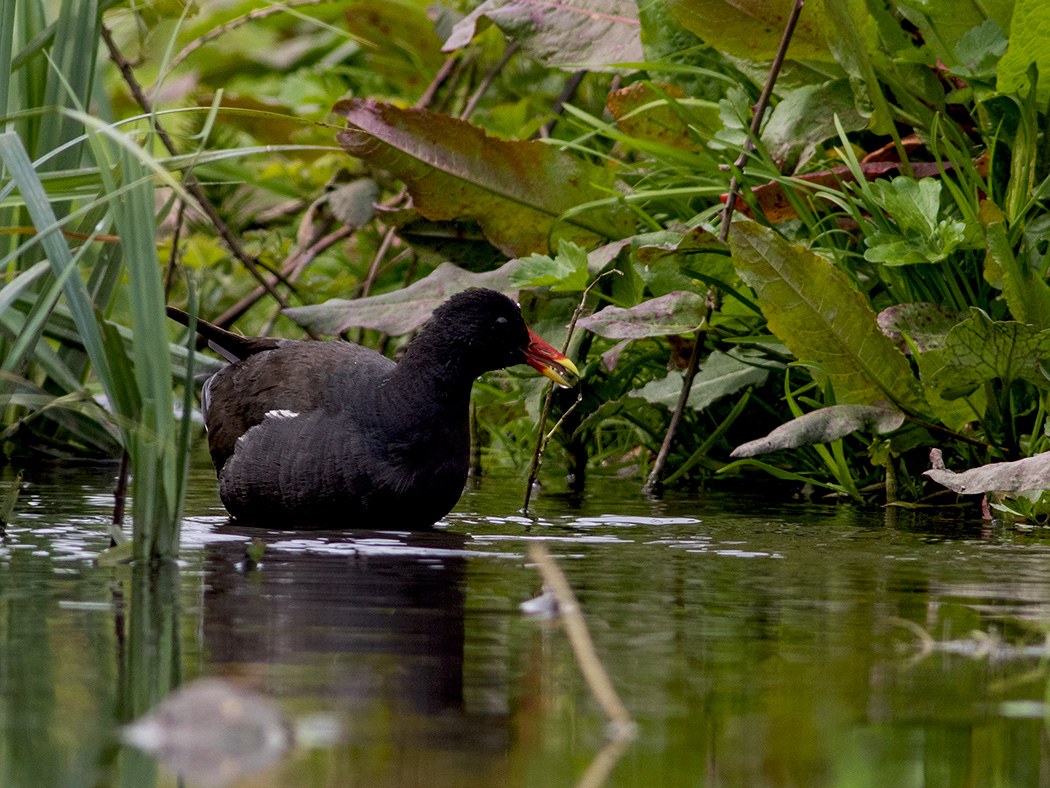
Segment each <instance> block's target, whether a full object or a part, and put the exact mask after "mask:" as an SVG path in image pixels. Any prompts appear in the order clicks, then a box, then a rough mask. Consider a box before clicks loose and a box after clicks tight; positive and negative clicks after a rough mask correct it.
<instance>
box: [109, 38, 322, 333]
mask: <svg viewBox="0 0 1050 788" xmlns="http://www.w3.org/2000/svg"><path fill="white" fill-rule="evenodd" d="M102 39H103V41H105V42H106V47H107V48H108V49H109V57H110V59H111V60H112V61H113V62H114V63H115V64H116V66H117V68H118V69H119V70H120V73H121V75H122V76H123V77H124V82H125V83H126V84H127V86H128V89H129V90H130V91H131V95H132V97H133V98H134V99H135V101H136V102H137V103H138V105H139V106H140V107H141V108H142V110H143V111H144V112H146V113H147V114H152V113H153V106H152V104H151V102H150V100H149V99H148V98H147V97H146V94H145V92H144V91H143V90H142V86H141V85H140V84H139V81H138V79H137V78H136V77H135V73H134V71H133V70H132V68H131V63H130V62H128V59H127V58H125V57H124V55H123V54H122V53H121V51H120V49H119V48H118V47H117V44H116V42H115V41H114V40H113V35H112V33H110V31H109V28H107V27H106V26H105V25H102ZM153 126H154V128H155V129H156V132H157V136H158V138H159V139H160V141H161V142H162V143H163V145H164V147H165V148H167V149H168V151H169V152H170V153H171V155H173V156H175V155H177V154H178V149H177V148H176V146H175V143H174V141H173V140H172V138H171V135H169V134H168V132H167V131H166V130H165V129H164V127H163V126H162V125H161V123H160V120H159V119H157V118H154V119H153ZM183 186H184V187H185V189H186V191H187V192H189V193H190V194H191V195H192V196H193V199H194V200H195V201H196V202H197V205H198V207H199V208H200V209H201V211H202V212H203V213H204V215H205V216H206V217H207V218H208V221H209V222H211V224H212V226H213V227H215V229H216V231H217V232H218V233H219V237H220V238H221V239H222V241H223V243H224V244H225V246H226V248H227V249H229V250H230V252H231V254H233V256H234V257H236V258H237V259H238V260H239V261H240V262H241V263H242V264H243V265H244V267H245V268H247V269H248V272H249V273H251V275H252V276H254V277H255V279H256V281H258V282H259V284H261V285H262V286H263V287H264V288H265V289H266V292H267V293H269V294H270V296H271V297H272V298H273V299H274V300H275V301H276V302H277V303H278V304H280V305H281V307H282V308H284V307H287V306H288V302H287V300H285V298H284V296H283V295H281V293H280V292H278V290H277V289H276V288H275V287H274V286H273V285H271V284H270V282H269V280H268V279H267V278H266V277H265V276H264V275H263V273H262V271H260V270H259V261H258V260H257V259H256V258H255V257H254V256H253V255H250V254H248V252H247V251H246V250H245V249H244V247H243V246H241V243H240V241H239V240H238V239H237V237H236V236H235V235H234V234H233V232H232V231H231V230H230V228H229V226H228V225H227V224H226V222H224V221H223V220H222V217H221V216H219V212H218V210H217V209H216V208H215V206H214V205H212V203H211V200H209V199H208V196H207V195H206V194H205V193H204V189H203V188H202V187H201V185H200V182H199V181H198V180H197V178H196V176H194V175H193V173H192V172H189V171H187V172H186V174H185V178H184V180H183ZM307 333H308V334H310V336H314V335H313V334H312V333H311V332H310V331H309V330H307ZM314 338H316V337H314Z"/></svg>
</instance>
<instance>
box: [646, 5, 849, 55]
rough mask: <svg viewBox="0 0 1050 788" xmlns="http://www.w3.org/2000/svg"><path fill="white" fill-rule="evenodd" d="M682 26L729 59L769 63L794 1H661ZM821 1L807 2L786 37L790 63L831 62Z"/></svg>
mask: <svg viewBox="0 0 1050 788" xmlns="http://www.w3.org/2000/svg"><path fill="white" fill-rule="evenodd" d="M665 2H666V4H667V7H668V8H669V9H670V10H671V13H672V14H673V15H674V16H675V18H676V19H678V21H679V22H681V23H682V26H683V27H684V28H685V29H686V30H688V31H690V32H691V33H695V34H696V35H698V36H699V37H700V38H702V39H703V40H704V41H705V42H706V43H708V44H710V45H711V46H713V47H715V48H716V49H718V50H720V51H722V52H725V53H727V54H729V55H732V56H734V57H742V58H748V59H750V60H772V59H773V56H774V55H775V54H776V51H777V47H778V46H779V44H780V39H781V36H782V35H783V33H784V22H785V20H786V19H787V18H788V14H789V13H790V11H791V6H792V5H793V4H794V0H766V1H765V2H759V3H756V2H750V1H749V0H665ZM825 19H826V15H825V13H824V0H808V2H807V3H806V10H805V12H804V13H803V14H802V16H801V17H800V18H799V21H798V26H797V27H796V29H795V34H794V36H792V38H791V45H790V46H789V47H788V51H787V56H788V57H789V58H791V59H795V60H798V59H803V58H808V59H811V60H825V61H827V60H831V59H832V57H831V53H830V52H829V51H828V47H827V44H826V43H825V42H826V38H827V36H826V32H827V31H826V23H825Z"/></svg>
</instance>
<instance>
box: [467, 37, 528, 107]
mask: <svg viewBox="0 0 1050 788" xmlns="http://www.w3.org/2000/svg"><path fill="white" fill-rule="evenodd" d="M519 46H520V45H519V44H518V42H517V41H514V42H511V43H510V44H509V45H507V48H506V49H504V50H503V57H501V58H500V59H499V62H497V63H496V65H494V66H493V67H492V68H491V69H489V73H487V74H486V75H485V78H484V79H482V80H481V83H480V84H479V85H478V89H477V90H475V91H474V95H472V96H471V97H470V100H469V101H468V102H467V106H465V107H464V108H463V111H462V112H461V113H459V119H460V120H466V119H467V118H468V117H470V114H471V113H472V112H473V111H474V108H475V107H477V105H478V102H479V101H481V97H482V96H483V95H485V91H486V90H488V89H489V85H491V84H492V80H494V79H495V78H496V75H497V74H498V73H499V72H500V71H502V70H503V67H504V66H505V65H507V61H508V60H510V59H511V57H512V56H513V55H514V53H515V52H517V51H518V47H519Z"/></svg>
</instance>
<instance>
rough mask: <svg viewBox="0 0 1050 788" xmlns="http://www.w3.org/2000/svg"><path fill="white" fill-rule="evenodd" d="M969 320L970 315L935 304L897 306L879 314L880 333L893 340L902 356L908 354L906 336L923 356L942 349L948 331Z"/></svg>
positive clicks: (909, 348) (908, 346)
mask: <svg viewBox="0 0 1050 788" xmlns="http://www.w3.org/2000/svg"><path fill="white" fill-rule="evenodd" d="M968 317H970V313H969V312H955V311H953V310H951V309H946V308H945V307H943V306H940V305H938V304H929V303H911V304H896V305H894V306H891V307H887V308H886V309H883V310H882V311H881V312H879V330H880V331H882V333H883V334H885V335H886V336H888V337H889V338H890V339H892V340H893V341H894V343H895V344H896V345H897V349H898V350H900V351H901V352H902V353H906V354H910V353H911V346H910V345H909V344H908V343H907V342H906V341H905V339H904V335H905V334H906V335H907V336H908V339H910V340H911V341H912V342H913V343H914V344H915V347H916V349H917V350H918V351H919V352H920V353H925V352H926V351H927V350H940V349H941V348H943V347H944V340H945V339H947V337H948V332H949V331H951V330H952V329H953V328H954V327H955V325H956V324H957V323H961V322H962V321H963V320H966V319H967V318H968Z"/></svg>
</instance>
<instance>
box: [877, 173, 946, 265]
mask: <svg viewBox="0 0 1050 788" xmlns="http://www.w3.org/2000/svg"><path fill="white" fill-rule="evenodd" d="M871 191H872V195H873V196H874V198H875V201H876V202H877V203H878V204H879V205H880V206H881V207H882V208H883V209H884V210H885V211H886V213H888V214H889V215H890V217H891V218H892V219H893V220H894V222H896V224H897V227H898V228H899V232H897V233H894V232H876V233H874V234H872V235H871V236H869V237H867V238H865V239H864V242H865V244H867V246H868V249H867V250H866V251H865V252H864V259H865V260H869V261H871V262H873V263H882V264H884V265H911V264H916V263H936V262H939V261H941V260H944V259H945V258H946V257H947V256H948V255H949V254H951V253H952V252H953V251H954V250H955V249H956V247H958V246H959V244H961V243H962V242H963V241H964V240H965V239H966V224H965V223H964V222H956V221H950V220H948V219H944V220H942V221H938V220H937V217H938V214H939V212H940V205H941V183H940V181H938V180H935V179H934V178H923V179H922V180H918V181H917V180H915V179H914V178H908V177H906V176H903V175H900V176H898V177H896V178H894V179H893V180H892V181H888V182H887V181H874V182H873V183H872V184H871Z"/></svg>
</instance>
